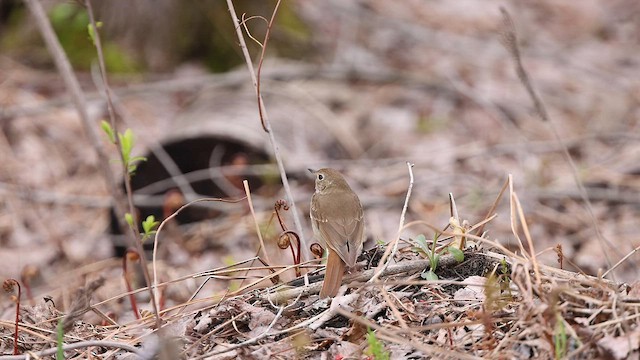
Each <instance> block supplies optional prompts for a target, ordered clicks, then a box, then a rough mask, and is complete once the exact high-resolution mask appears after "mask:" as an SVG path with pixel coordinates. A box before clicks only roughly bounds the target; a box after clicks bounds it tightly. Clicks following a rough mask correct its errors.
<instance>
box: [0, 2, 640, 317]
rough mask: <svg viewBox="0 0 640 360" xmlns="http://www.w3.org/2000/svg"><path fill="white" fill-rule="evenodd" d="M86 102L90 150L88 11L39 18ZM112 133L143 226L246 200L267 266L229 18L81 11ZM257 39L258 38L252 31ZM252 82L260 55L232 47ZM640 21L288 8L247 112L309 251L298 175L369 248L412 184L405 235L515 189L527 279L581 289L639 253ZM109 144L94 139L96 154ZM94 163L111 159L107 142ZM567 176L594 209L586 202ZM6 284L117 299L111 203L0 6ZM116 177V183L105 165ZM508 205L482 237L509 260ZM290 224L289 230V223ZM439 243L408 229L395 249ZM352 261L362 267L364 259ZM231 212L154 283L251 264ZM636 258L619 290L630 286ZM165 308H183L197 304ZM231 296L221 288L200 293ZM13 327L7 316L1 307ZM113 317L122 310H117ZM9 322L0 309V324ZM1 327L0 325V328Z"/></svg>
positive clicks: (394, 221) (21, 19)
mask: <svg viewBox="0 0 640 360" xmlns="http://www.w3.org/2000/svg"><path fill="white" fill-rule="evenodd" d="M234 4H235V6H236V12H237V13H238V16H239V17H242V14H246V15H245V18H249V17H252V16H261V17H266V18H269V17H270V16H271V13H272V11H273V7H274V5H275V2H274V1H234ZM43 5H44V6H45V7H46V9H47V12H48V15H49V19H50V21H51V22H52V24H53V27H54V29H55V31H56V34H57V35H58V38H59V40H60V42H61V43H62V45H63V47H64V49H65V51H66V52H67V55H68V56H69V58H70V60H71V62H72V64H73V67H74V69H75V70H76V72H77V76H78V77H79V79H80V81H81V85H82V88H83V90H84V92H85V95H86V96H87V99H88V111H89V114H90V116H91V117H92V119H93V121H95V126H96V129H99V121H100V120H101V119H106V118H107V117H108V113H107V107H106V100H105V98H104V97H103V92H102V91H101V89H102V84H101V81H100V80H99V75H98V74H99V73H98V70H97V63H96V54H95V48H94V47H93V45H92V43H91V41H90V39H89V36H88V34H87V24H88V15H87V12H86V9H85V8H84V6H82V5H81V4H79V3H76V2H71V1H49V0H46V1H43ZM93 6H94V8H95V12H96V18H97V19H98V20H100V21H101V22H102V23H103V26H102V28H101V29H100V33H101V37H102V41H103V48H104V52H105V60H106V63H107V68H108V71H109V81H110V84H109V85H110V86H111V87H112V89H113V93H114V103H115V108H116V113H117V121H118V126H119V130H120V131H124V129H126V128H131V129H132V130H133V132H134V134H135V136H136V144H137V145H136V147H135V148H134V153H135V154H136V155H141V156H146V157H147V158H148V161H147V162H145V163H143V164H141V165H140V166H139V168H138V171H137V172H136V175H135V176H134V178H133V186H134V188H135V189H136V204H137V205H138V210H139V211H140V215H141V216H143V218H144V216H146V215H148V214H154V215H155V216H156V217H157V218H164V217H166V216H167V215H168V214H170V213H171V212H172V211H173V210H175V209H176V208H177V207H178V206H179V205H181V204H183V203H184V201H188V200H192V199H195V198H199V197H205V196H213V197H225V198H240V197H242V196H244V190H243V189H242V180H243V179H248V180H249V183H250V186H251V191H252V197H253V200H254V206H255V207H256V210H257V211H258V222H259V225H260V226H261V229H262V231H263V233H264V236H265V239H266V241H267V243H268V246H267V247H268V248H269V253H270V255H271V258H272V260H273V262H276V263H290V262H291V258H290V256H289V253H288V252H287V251H282V250H279V249H278V248H277V247H276V246H275V241H276V238H277V235H278V234H279V232H280V228H279V226H278V224H277V221H275V220H274V219H273V206H274V203H275V201H276V200H278V199H281V198H284V193H283V191H282V187H281V183H280V179H279V176H278V173H277V169H276V167H275V166H274V165H273V160H272V158H273V152H272V150H271V147H270V146H269V144H268V138H267V135H266V134H265V133H264V132H263V131H262V128H261V125H260V120H259V116H258V109H257V104H256V99H255V91H254V89H253V87H252V84H251V81H250V79H249V77H248V72H247V69H246V67H245V66H246V65H245V64H244V59H243V58H242V54H241V52H240V49H239V47H238V40H237V38H236V35H235V30H234V27H233V25H232V22H231V19H230V16H229V12H228V9H227V6H226V3H225V2H223V1H220V0H218V1H213V0H202V1H189V2H184V1H179V0H153V1H151V0H137V1H134V2H131V1H125V0H110V1H94V3H93ZM500 6H505V7H506V8H507V10H508V11H509V12H510V14H511V16H512V17H513V20H514V22H515V26H516V29H517V31H518V35H519V43H520V45H521V51H522V57H523V62H524V66H525V67H526V68H527V69H528V71H529V75H530V76H531V78H532V82H533V83H534V86H535V87H536V88H537V89H538V91H539V93H540V95H541V98H542V99H543V101H544V103H545V104H546V106H547V110H548V112H549V115H550V117H551V119H552V125H553V126H554V127H555V129H556V130H557V131H558V133H559V134H560V137H561V138H562V141H563V143H564V145H563V144H561V143H559V142H558V141H557V140H556V139H555V138H554V135H553V130H552V128H551V127H550V124H548V123H545V122H542V121H541V120H540V119H539V118H538V117H537V115H536V112H535V110H534V109H533V105H532V102H531V99H530V98H529V97H528V96H527V94H526V91H525V90H524V87H523V86H522V84H521V83H520V82H519V80H518V78H517V76H516V74H515V71H514V67H513V61H512V59H511V58H510V56H509V54H508V52H507V51H506V50H505V49H504V47H503V46H502V45H501V43H500V34H501V31H502V28H501V26H502V17H501V14H500V11H499V7H500ZM247 28H248V30H249V31H250V32H251V34H252V35H253V36H254V37H255V38H256V39H260V40H262V39H263V37H264V33H265V29H266V22H265V21H264V20H262V19H260V18H255V17H254V18H252V19H250V20H249V21H247ZM247 42H248V46H249V50H250V53H251V55H252V56H253V59H254V60H255V61H254V63H256V64H257V59H258V57H259V54H260V50H261V49H260V46H259V45H258V44H256V43H255V42H254V41H251V39H248V38H247ZM639 51H640V3H639V2H637V1H631V0H612V1H607V2H600V1H595V0H593V1H592V0H587V1H579V2H576V1H569V0H563V1H556V0H554V1H517V2H516V1H512V2H509V1H486V0H482V1H481V0H458V1H444V0H443V1H435V0H434V1H413V0H410V1H403V2H389V1H382V0H362V1H355V2H343V1H338V0H329V1H303V0H299V1H298V0H291V1H285V2H283V3H282V5H281V7H280V9H279V12H278V14H277V17H276V21H275V24H274V27H273V30H272V35H271V39H270V41H269V44H268V49H267V52H266V59H265V63H264V67H263V71H262V91H263V96H264V98H265V103H266V107H267V110H268V114H269V117H270V119H271V123H272V126H273V129H274V135H275V137H276V139H277V140H278V142H279V144H280V151H281V152H282V156H283V158H284V162H285V167H286V169H287V171H288V174H289V176H290V179H291V181H292V186H293V196H294V198H295V201H296V204H297V205H298V208H299V211H300V214H301V218H302V222H303V227H304V235H305V238H307V239H309V240H308V241H311V236H312V233H311V228H310V224H309V221H308V203H309V200H310V196H311V193H312V191H313V179H312V178H310V177H309V176H308V173H307V171H306V169H307V168H320V167H334V168H336V169H339V170H340V171H342V172H343V173H344V174H345V176H346V177H347V179H348V180H349V182H350V184H351V186H352V187H353V188H354V190H355V191H356V192H357V193H358V194H359V195H360V198H361V200H362V202H363V205H364V206H365V213H366V221H367V234H368V243H367V246H369V247H371V246H373V244H374V243H375V242H376V241H384V242H386V241H389V240H391V239H393V238H394V237H395V235H396V231H397V227H398V221H399V217H400V213H401V209H402V204H403V201H404V196H405V193H406V190H407V186H408V182H409V175H408V171H407V166H406V161H410V162H412V163H414V164H415V167H414V176H415V186H414V189H413V195H412V197H411V202H410V206H409V212H408V217H407V221H412V220H423V221H425V222H427V223H430V224H432V225H434V226H436V227H438V228H443V227H444V226H445V225H446V224H447V222H448V221H449V217H450V213H449V202H448V194H449V193H453V195H454V196H455V199H456V203H457V206H458V210H459V212H460V216H461V218H462V219H466V220H468V221H469V222H470V223H471V224H474V223H476V222H479V221H481V220H482V219H483V218H484V217H485V215H486V214H487V212H488V210H489V208H490V207H491V205H492V204H493V202H494V201H495V199H496V197H497V195H498V193H499V191H500V189H501V187H502V185H503V184H504V182H505V181H506V179H507V176H508V175H509V174H512V175H513V181H514V189H515V191H516V192H517V194H518V196H519V199H520V201H521V203H522V206H523V208H524V211H525V216H526V218H527V221H528V224H529V228H530V230H531V234H532V237H533V241H534V244H535V246H536V251H538V252H540V257H539V259H540V261H541V262H543V263H545V264H548V265H552V266H558V262H557V255H556V253H555V252H554V250H553V249H554V248H555V247H556V246H557V245H561V247H562V251H563V253H564V256H565V257H566V260H569V261H570V262H572V263H573V264H569V263H567V261H566V260H565V262H564V263H563V266H564V268H566V269H570V270H576V271H577V270H579V271H584V272H586V273H588V274H596V273H597V272H598V270H599V269H601V268H605V269H606V268H607V266H608V265H607V259H606V256H605V254H606V255H608V257H609V261H610V262H613V263H615V262H617V261H618V260H619V259H620V258H622V257H623V256H624V255H625V254H627V253H628V252H630V251H631V250H632V249H634V248H635V247H636V246H639V245H640V238H639V237H638V224H639V221H638V220H639V215H640V192H639V190H640V161H639V160H640V141H638V140H640V132H639V131H638V127H639V125H640V124H639V122H640V106H639V105H640V81H639V80H640V59H639V58H638V53H639ZM101 135H103V134H101ZM102 140H103V143H102V144H100V145H101V146H104V147H105V148H106V149H107V151H108V153H109V156H110V157H111V158H113V159H116V158H117V153H116V152H115V149H114V148H113V147H112V146H111V145H110V144H109V142H108V141H107V138H106V136H102ZM563 146H566V147H567V148H568V150H569V153H570V154H571V156H572V158H573V160H574V161H575V163H576V166H577V176H578V177H579V179H580V181H581V182H582V183H583V184H584V186H585V187H586V189H587V191H588V193H589V197H590V199H591V202H592V205H593V215H594V216H595V219H596V221H595V224H597V227H598V228H599V231H600V232H601V235H602V236H601V239H602V240H599V237H598V236H597V233H596V228H595V224H594V221H593V218H592V216H591V215H590V213H589V211H588V210H587V208H586V206H585V204H584V202H583V201H582V200H581V198H580V193H579V190H578V187H577V185H576V182H575V179H574V173H573V172H572V170H571V166H570V164H569V163H568V162H567V160H566V159H565V158H564V157H563ZM0 154H2V155H1V161H0V277H2V278H5V277H14V278H18V279H20V278H22V279H23V280H26V281H29V282H31V283H32V285H33V289H34V290H33V291H34V296H36V297H37V296H41V295H43V294H54V295H58V296H61V297H62V298H63V299H64V296H65V294H66V296H68V291H70V289H72V288H73V286H77V285H81V284H83V283H84V281H85V280H86V278H88V277H91V276H94V275H95V274H102V275H104V276H107V278H109V279H111V280H109V281H108V282H107V284H106V285H105V289H103V291H104V297H107V294H111V295H113V294H114V293H116V294H117V293H122V292H123V291H124V290H123V285H122V283H121V270H120V267H119V266H120V260H118V259H117V257H116V255H117V254H118V253H121V252H122V251H123V249H124V248H125V247H126V241H124V240H123V239H122V238H121V236H119V235H118V233H119V231H118V229H117V226H116V225H115V223H114V220H113V215H112V212H111V199H110V194H109V192H108V188H107V186H106V183H105V181H104V180H103V178H102V176H101V173H100V171H99V169H98V166H99V165H98V162H97V158H96V155H95V153H94V150H93V147H92V145H91V144H90V143H89V141H88V138H87V137H86V136H85V134H84V132H83V128H82V126H81V123H80V120H79V118H78V116H77V113H76V110H75V108H74V106H73V103H72V101H71V99H70V96H69V93H68V92H67V90H66V88H65V86H64V83H63V82H62V79H61V77H60V76H59V74H58V72H57V71H56V68H55V66H54V64H53V62H52V58H51V56H50V54H49V53H48V51H47V49H46V47H45V46H44V44H43V41H42V37H41V35H40V33H39V32H38V29H37V27H36V26H35V23H34V21H33V19H32V17H31V15H30V14H29V11H28V9H27V8H26V7H25V5H24V4H23V3H22V2H21V1H17V0H16V1H13V0H0ZM112 167H113V170H114V171H115V172H116V173H118V174H120V175H121V169H120V166H119V164H118V163H117V162H113V163H112ZM509 211H510V210H509V204H508V200H507V199H506V198H503V199H502V201H501V202H500V205H499V207H498V209H497V213H498V217H497V218H496V219H495V220H493V221H492V222H491V223H489V224H488V225H487V227H486V230H487V231H488V234H487V237H488V238H490V239H495V240H497V241H499V242H500V243H502V244H504V245H505V246H507V247H509V248H511V249H513V250H517V244H516V242H515V237H514V236H513V234H512V232H511V226H510V219H509V217H510V213H509ZM284 220H285V222H286V223H287V225H288V226H289V228H293V221H292V214H291V213H290V211H289V212H286V213H285V219H284ZM420 233H424V234H426V235H427V237H431V236H433V232H432V231H431V230H429V229H428V228H427V227H425V226H414V227H411V228H409V229H407V230H406V231H405V232H404V233H403V238H406V237H409V236H413V235H416V234H420ZM367 246H365V247H367ZM257 247H258V240H257V237H256V234H255V227H254V222H253V220H252V217H251V215H250V213H249V210H248V206H247V205H246V202H240V203H237V204H228V203H225V204H220V203H218V204H214V205H211V204H209V205H200V206H196V207H193V208H190V209H189V210H187V211H185V212H184V213H182V214H181V215H180V216H179V217H178V218H177V219H175V220H174V221H173V222H172V225H171V226H170V227H168V228H167V230H166V231H165V233H164V234H163V235H162V239H161V245H160V248H159V258H160V260H161V262H160V263H159V265H160V274H161V277H162V279H161V280H162V281H166V280H170V279H175V278H178V277H179V276H182V275H187V274H191V273H194V272H197V271H202V270H206V269H211V268H214V267H218V266H224V265H229V264H232V263H234V262H237V261H240V260H243V259H245V258H248V257H251V256H253V255H254V254H255V253H256V250H257ZM636 262H637V259H636V258H631V259H630V260H629V261H627V262H626V263H625V264H624V265H623V266H622V267H620V268H619V270H618V271H617V272H616V274H615V275H616V279H617V280H622V281H633V280H634V279H636V278H637V276H638V272H637V267H636V266H635V265H634V264H635V263H636ZM183 285H184V286H176V287H173V288H172V287H170V288H169V290H168V291H169V293H168V295H167V298H168V299H173V300H175V301H176V302H179V301H184V300H185V299H186V298H188V296H189V295H190V294H191V293H192V292H193V290H194V289H195V287H196V284H195V283H189V282H185V283H183ZM228 286H231V285H230V284H229V283H227V282H224V281H218V282H216V283H215V284H212V285H211V288H210V291H215V290H216V289H224V288H227V287H228ZM7 306H8V305H7ZM122 306H125V305H122ZM0 310H6V309H4V308H3V309H0ZM2 312H3V311H0V313H2Z"/></svg>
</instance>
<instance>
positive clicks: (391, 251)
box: [369, 161, 413, 282]
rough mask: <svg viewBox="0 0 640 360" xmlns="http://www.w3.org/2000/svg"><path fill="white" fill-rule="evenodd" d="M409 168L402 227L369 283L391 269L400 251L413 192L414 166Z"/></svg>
mask: <svg viewBox="0 0 640 360" xmlns="http://www.w3.org/2000/svg"><path fill="white" fill-rule="evenodd" d="M407 167H408V168H409V188H408V189H407V196H406V197H405V199H404V206H403V207H402V214H401V215H400V225H399V226H398V232H397V234H396V237H395V239H393V243H392V244H389V246H387V249H386V250H385V252H384V254H383V255H382V258H381V259H380V263H379V264H378V266H377V267H376V274H375V275H374V276H373V277H371V279H370V280H369V282H374V281H376V280H377V279H378V278H379V277H380V275H381V274H382V273H383V272H384V271H385V270H386V269H387V267H389V263H391V261H393V257H394V256H395V254H396V251H397V250H398V242H399V241H400V233H401V232H402V228H403V226H404V218H405V216H406V215H407V208H408V207H409V198H410V197H411V190H412V189H413V170H412V169H413V164H412V163H410V162H408V161H407ZM387 258H389V261H387V262H385V260H386V259H387Z"/></svg>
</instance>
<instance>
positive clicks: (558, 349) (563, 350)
mask: <svg viewBox="0 0 640 360" xmlns="http://www.w3.org/2000/svg"><path fill="white" fill-rule="evenodd" d="M553 342H554V347H555V349H554V350H555V358H556V359H564V358H565V356H566V355H567V330H566V329H565V327H564V319H562V316H561V315H560V314H559V313H558V314H556V328H555V330H554V334H553Z"/></svg>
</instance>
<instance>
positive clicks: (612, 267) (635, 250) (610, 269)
mask: <svg viewBox="0 0 640 360" xmlns="http://www.w3.org/2000/svg"><path fill="white" fill-rule="evenodd" d="M638 250H640V246H637V247H636V248H635V249H633V250H631V252H630V253H628V254H627V255H625V256H624V257H623V258H622V259H620V260H619V261H618V262H617V263H615V265H613V266H611V267H610V268H609V270H607V271H605V272H604V273H603V274H602V277H603V278H604V277H607V275H609V273H610V272H612V271H614V270H615V269H616V268H618V266H620V265H622V263H624V262H625V261H627V259H628V258H630V257H631V256H633V255H634V254H635V253H637V252H638Z"/></svg>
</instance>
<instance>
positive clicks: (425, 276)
mask: <svg viewBox="0 0 640 360" xmlns="http://www.w3.org/2000/svg"><path fill="white" fill-rule="evenodd" d="M420 277H421V278H423V279H425V280H429V281H435V280H438V275H436V273H434V272H433V271H431V270H429V271H425V272H423V273H422V274H420Z"/></svg>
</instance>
